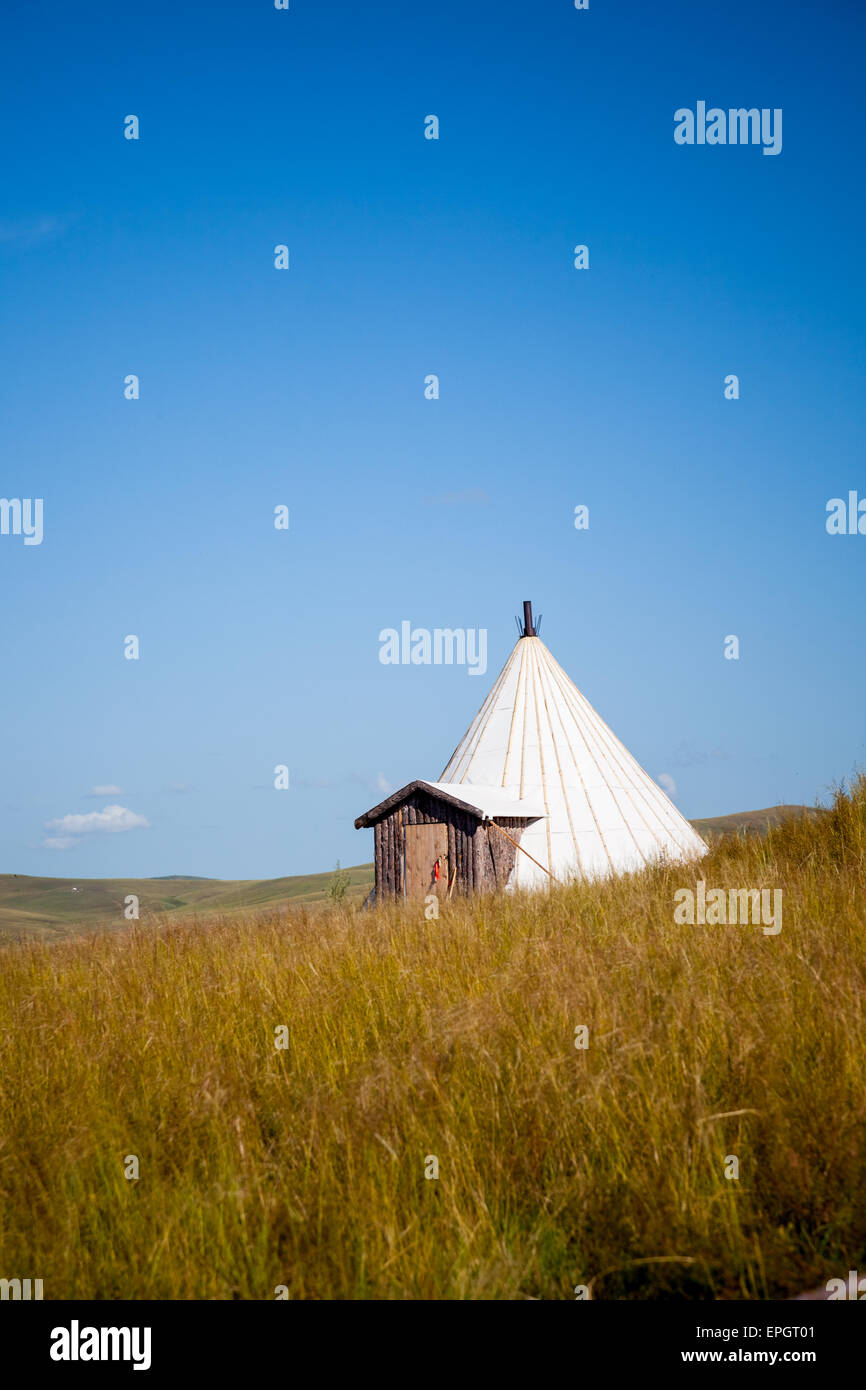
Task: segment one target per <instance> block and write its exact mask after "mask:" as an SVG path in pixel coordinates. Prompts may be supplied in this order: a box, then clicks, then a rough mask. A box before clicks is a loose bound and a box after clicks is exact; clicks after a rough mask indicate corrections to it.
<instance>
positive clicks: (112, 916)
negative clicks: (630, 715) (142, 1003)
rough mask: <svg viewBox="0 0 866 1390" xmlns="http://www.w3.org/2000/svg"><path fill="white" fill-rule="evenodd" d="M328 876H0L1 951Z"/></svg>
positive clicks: (701, 825) (700, 825)
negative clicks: (132, 911)
mask: <svg viewBox="0 0 866 1390" xmlns="http://www.w3.org/2000/svg"><path fill="white" fill-rule="evenodd" d="M806 811H807V808H806V807H805V806H772V807H769V808H767V809H766V810H763V811H742V812H738V813H737V814H735V815H730V816H718V817H716V818H715V819H709V820H697V821H693V822H692V824H693V825H694V827H695V829H696V830H697V831H698V833H699V834H701V835H703V836H705V837H706V836H707V835H708V834H713V833H721V834H727V833H729V832H730V831H732V830H750V831H755V830H766V829H767V827H768V826H770V825H778V823H779V821H780V820H782V819H783V818H784V817H785V816H789V815H795V814H798V813H805V812H806ZM345 873H346V874H348V886H347V891H346V902H347V904H350V905H360V904H361V903H363V901H364V899H365V898H366V896H367V894H368V893H369V891H370V889H371V888H372V887H373V881H374V874H373V865H372V864H355V865H353V866H352V867H351V868H348V869H346V870H345ZM333 881H334V873H333V872H331V873H324V874H301V875H297V876H295V877H293V878H272V879H217V878H184V877H183V876H181V875H173V876H171V877H168V878H139V879H129V878H117V879H110V878H96V879H86V878H34V877H31V876H29V875H27V874H0V945H2V944H3V943H4V942H8V941H22V940H27V939H34V940H43V941H57V940H61V939H62V938H64V937H68V936H73V935H76V934H78V933H80V932H81V931H82V930H92V929H94V928H96V927H103V928H105V929H107V930H116V929H120V930H123V931H126V930H128V927H129V922H128V921H127V920H126V919H125V917H124V915H123V905H124V901H125V899H126V897H127V895H128V894H130V893H134V894H135V895H136V897H137V898H138V900H139V914H140V918H139V920H140V921H141V922H142V923H143V924H145V925H149V924H152V923H154V922H156V921H157V920H162V919H164V918H166V917H173V916H174V915H175V914H179V915H181V916H184V917H186V918H189V917H195V916H207V915H210V916H212V915H213V914H214V913H220V914H222V915H224V916H236V915H238V914H249V913H251V912H258V911H260V910H261V909H263V908H274V909H276V908H280V907H285V906H289V905H290V904H294V905H297V904H304V905H310V906H312V905H315V904H327V903H328V902H329V897H328V889H329V887H330V886H331V884H332V883H333Z"/></svg>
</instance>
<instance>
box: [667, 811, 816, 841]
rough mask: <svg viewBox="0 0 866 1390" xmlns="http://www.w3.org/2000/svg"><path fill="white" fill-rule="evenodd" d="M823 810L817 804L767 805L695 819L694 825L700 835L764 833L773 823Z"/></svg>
mask: <svg viewBox="0 0 866 1390" xmlns="http://www.w3.org/2000/svg"><path fill="white" fill-rule="evenodd" d="M821 814H822V811H821V810H820V808H818V807H815V806H767V807H765V809H764V810H763V811H734V812H733V813H732V814H731V815H729V816H709V817H707V818H706V819H705V820H693V821H692V825H693V826H694V827H695V830H697V832H698V834H699V835H706V834H714V835H731V834H734V833H738V832H748V833H751V834H755V833H758V834H763V832H764V831H765V830H769V828H770V826H771V825H781V823H782V821H783V820H789V819H790V817H791V816H820V815H821Z"/></svg>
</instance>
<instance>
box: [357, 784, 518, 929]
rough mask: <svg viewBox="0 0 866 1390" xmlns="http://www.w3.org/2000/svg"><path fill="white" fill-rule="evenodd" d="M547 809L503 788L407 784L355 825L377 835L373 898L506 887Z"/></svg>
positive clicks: (477, 891)
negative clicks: (529, 830) (526, 836)
mask: <svg viewBox="0 0 866 1390" xmlns="http://www.w3.org/2000/svg"><path fill="white" fill-rule="evenodd" d="M544 814H545V811H544V807H543V805H542V806H540V807H539V806H538V805H536V804H535V803H534V802H530V801H526V800H524V801H521V800H518V799H517V798H516V797H515V796H514V795H513V794H512V793H509V792H507V791H505V790H503V788H502V787H475V786H467V785H465V784H461V783H449V782H425V781H416V782H410V783H409V784H408V786H405V787H402V788H401V789H400V791H398V792H394V793H393V794H392V795H391V796H389V797H387V798H386V800H385V801H381V802H380V803H379V805H378V806H374V807H373V808H372V810H370V811H366V812H365V813H364V815H362V816H359V817H358V819H357V820H356V821H355V826H356V828H357V829H358V830H363V829H367V828H371V827H372V829H373V832H374V836H375V856H374V857H375V864H376V901H377V902H382V901H384V900H385V899H387V898H394V897H396V898H426V897H427V896H428V894H430V893H435V894H436V895H437V897H440V898H447V897H449V896H453V895H454V894H455V893H484V892H492V891H493V890H495V889H497V888H504V887H505V885H506V883H507V882H508V880H509V878H510V876H511V871H512V869H513V868H514V859H515V856H516V855H517V854H518V853H519V846H520V837H521V835H522V833H523V831H524V830H525V829H526V827H527V826H528V825H530V824H532V823H533V822H534V821H537V820H541V819H543V817H544Z"/></svg>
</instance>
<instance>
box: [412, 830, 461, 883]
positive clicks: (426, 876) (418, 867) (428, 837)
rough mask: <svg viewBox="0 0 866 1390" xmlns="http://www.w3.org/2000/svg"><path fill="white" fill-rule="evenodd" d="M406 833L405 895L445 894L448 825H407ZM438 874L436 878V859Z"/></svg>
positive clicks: (447, 870) (447, 874)
mask: <svg viewBox="0 0 866 1390" xmlns="http://www.w3.org/2000/svg"><path fill="white" fill-rule="evenodd" d="M405 834H406V879H405V882H406V897H407V898H426V897H427V895H428V893H435V894H436V895H437V897H440V898H444V897H446V896H447V893H448V881H449V878H450V871H449V866H448V826H447V825H442V824H441V823H436V824H434V825H407V826H406V829H405ZM437 860H438V862H439V877H438V879H437V877H436V862H437Z"/></svg>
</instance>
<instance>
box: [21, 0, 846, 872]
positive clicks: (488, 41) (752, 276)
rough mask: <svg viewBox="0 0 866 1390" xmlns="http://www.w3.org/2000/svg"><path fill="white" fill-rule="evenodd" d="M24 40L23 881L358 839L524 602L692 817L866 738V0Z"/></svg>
mask: <svg viewBox="0 0 866 1390" xmlns="http://www.w3.org/2000/svg"><path fill="white" fill-rule="evenodd" d="M5 29H6V35H5V37H6V42H5V43H4V45H3V53H2V57H0V65H2V82H0V112H2V122H3V127H4V141H3V143H4V149H5V175H4V181H3V198H2V212H0V273H2V279H3V301H4V306H5V308H4V314H3V324H4V329H3V361H2V374H0V375H2V380H0V392H2V397H3V420H4V424H3V432H4V436H5V437H4V441H3V443H4V447H3V462H2V472H0V495H2V496H4V497H7V498H36V497H41V498H43V499H44V539H43V542H42V544H41V545H39V546H29V547H25V546H24V544H23V540H22V538H21V537H20V536H13V535H7V536H0V584H2V593H3V607H2V640H3V653H4V661H3V679H2V697H0V702H2V731H3V732H2V744H3V756H2V765H3V791H2V804H0V871H4V872H18V873H30V874H56V875H63V876H80V877H88V876H90V877H101V876H112V877H122V876H123V875H129V876H131V877H133V876H147V875H159V874H169V873H191V874H202V875H214V876H218V877H224V878H252V877H274V876H278V875H282V874H290V873H302V872H311V871H316V870H322V869H328V868H330V867H332V866H333V864H334V862H335V861H336V860H337V859H338V858H339V859H341V860H342V862H343V863H344V864H345V863H356V862H360V861H362V860H365V859H369V858H370V857H371V853H372V837H371V833H370V832H358V831H355V830H354V828H353V820H354V817H355V816H356V815H358V814H359V813H360V812H361V811H363V810H365V809H366V808H367V807H368V806H370V805H372V804H374V803H375V802H376V801H378V800H380V799H381V789H383V788H387V787H396V786H400V785H402V784H403V783H404V782H406V781H409V780H410V779H411V778H413V777H416V776H427V777H435V776H437V775H438V774H439V773H440V772H441V770H442V768H443V767H444V765H445V763H446V761H447V759H448V757H449V756H450V753H451V751H452V749H453V747H454V745H455V744H456V743H457V741H458V739H459V738H460V736H461V735H462V734H463V732H464V730H465V729H466V727H467V726H468V724H469V722H470V720H471V719H472V717H473V715H474V713H475V711H476V709H477V707H478V705H479V704H480V703H481V700H482V699H483V697H484V695H485V694H486V692H487V689H488V688H489V685H490V684H491V683H492V680H493V679H494V677H495V674H496V672H497V670H498V669H499V667H500V666H501V664H502V663H503V662H504V661H505V659H506V657H507V655H508V653H509V651H510V649H511V646H512V644H513V641H514V639H515V636H516V632H515V627H514V621H513V614H514V613H516V612H517V611H518V610H519V608H520V606H521V603H522V600H523V599H524V598H531V599H532V600H533V601H534V604H535V607H536V611H541V612H542V613H543V614H544V621H543V625H542V637H543V639H544V640H545V641H546V642H547V643H548V645H549V646H550V648H551V650H552V651H553V653H554V655H555V656H556V657H557V659H558V660H559V661H560V662H561V664H562V665H563V666H564V667H565V669H566V670H567V671H568V672H569V674H570V675H571V676H572V678H573V679H574V680H575V682H576V683H577V684H578V686H579V687H580V688H581V689H582V690H583V692H584V693H585V694H586V696H587V697H588V698H589V699H590V700H591V701H592V703H593V704H594V705H595V707H596V708H597V709H598V711H599V713H600V714H601V715H602V717H603V718H604V719H606V720H607V722H608V723H609V724H610V725H611V726H612V728H613V729H614V730H615V732H616V733H617V734H618V735H619V737H620V738H621V739H622V740H623V742H624V743H625V744H626V745H627V746H628V747H629V748H630V750H631V751H632V752H633V753H634V754H635V756H636V757H637V758H638V760H639V761H640V762H641V763H642V764H643V765H644V766H645V767H646V769H647V770H648V771H649V772H650V773H651V774H652V775H653V776H654V777H659V776H665V777H669V778H673V780H674V782H675V784H676V789H677V791H676V798H675V799H676V801H677V804H678V805H679V807H680V809H681V810H682V811H683V812H684V813H685V814H686V815H687V816H699V815H713V814H722V813H725V812H729V811H735V810H746V809H752V808H754V807H758V806H765V805H770V804H775V803H778V802H809V803H811V802H813V801H814V800H815V798H816V797H824V796H825V795H826V792H827V789H828V787H830V785H831V784H832V783H833V782H834V781H837V780H838V779H841V778H843V777H845V776H846V775H848V774H850V773H851V771H852V770H853V768H854V767H855V765H856V764H858V763H859V764H863V763H864V762H866V754H864V744H866V735H864V721H863V710H864V706H866V699H864V696H866V624H864V610H863V594H864V583H863V581H864V572H866V536H861V535H856V536H829V535H828V534H827V531H826V528H825V520H826V510H825V509H826V504H827V502H828V500H829V499H830V498H832V497H837V496H842V497H845V496H847V494H848V492H849V490H852V489H854V490H859V495H860V496H861V497H866V468H864V462H863V460H864V436H866V407H864V393H863V365H864V364H863V356H864V333H863V327H864V274H863V250H862V232H861V229H862V226H863V162H862V144H863V141H862V127H863V120H864V113H866V100H864V96H863V85H862V70H863V61H864V53H866V45H864V38H866V12H864V10H863V9H862V7H861V6H860V5H859V4H854V3H835V4H834V3H831V4H827V5H825V6H822V7H820V8H819V7H813V6H807V5H790V4H785V5H783V4H777V3H765V4H761V5H760V6H758V7H756V6H755V5H754V4H747V3H743V2H742V0H740V2H739V3H733V4H729V5H726V6H724V7H719V6H710V5H696V4H694V3H693V0H690V2H689V3H686V2H685V0H683V2H682V3H673V4H662V5H646V4H638V3H635V0H631V2H630V3H626V4H618V5H614V4H610V3H602V0H590V9H589V10H588V11H585V12H578V11H575V10H574V8H573V6H570V5H569V4H568V3H566V0H559V2H558V3H549V2H546V3H543V4H538V5H534V6H532V5H525V4H521V5H518V4H515V3H510V0H508V2H507V3H496V4H494V3H492V2H491V0H474V2H473V3H471V4H465V3H464V4H457V3H450V0H446V3H440V4H437V5H436V6H432V7H424V6H420V5H406V4H399V5H398V4H395V3H369V4H360V5H359V4H357V3H348V0H336V2H335V3H324V2H323V0H316V3H315V4H314V3H312V2H311V3H302V0H292V8H291V9H290V10H289V11H288V12H280V11H275V10H274V9H273V8H272V7H270V8H269V6H268V4H267V3H265V0H256V3H252V0H246V3H243V4H242V3H231V4H227V3H223V4H218V3H214V4H208V3H203V0H200V2H199V3H189V4H184V5H182V6H178V5H177V4H174V3H172V4H168V3H151V4H147V3H142V4H140V5H136V6H113V5H112V6H108V5H107V4H81V5H76V6H74V7H73V6H65V5H60V4H54V5H49V6H47V7H43V6H34V5H32V4H30V3H28V4H21V3H10V4H8V5H7V6H6V8H5ZM698 100H706V101H707V103H708V105H718V106H719V107H722V108H729V107H738V106H746V107H751V106H755V107H759V108H763V107H768V108H781V109H782V110H783V113H784V123H783V132H784V138H783V149H782V152H781V154H779V155H778V156H776V157H766V156H764V155H763V154H762V152H761V149H760V148H756V147H752V146H748V147H739V146H726V147H714V148H711V147H708V146H703V147H698V146H692V147H687V146H678V145H676V144H675V142H674V139H673V130H674V112H675V110H676V109H678V108H680V107H691V108H693V109H694V108H695V106H696V103H697V101H698ZM431 113H432V114H436V115H437V116H438V117H439V121H440V138H439V140H438V141H432V140H425V138H424V118H425V116H427V115H428V114H431ZM128 114H136V115H138V117H139V120H140V139H139V140H138V141H128V140H125V139H124V136H123V122H124V117H125V116H127V115H128ZM281 243H285V244H287V245H288V246H289V249H290V258H291V264H290V269H289V270H288V271H277V270H275V268H274V247H275V245H277V244H281ZM578 243H582V244H586V245H588V247H589V251H590V268H589V269H588V270H586V271H577V270H575V269H574V266H573V254H572V248H573V247H574V246H575V245H576V244H578ZM129 373H135V374H136V375H138V376H139V378H140V383H141V386H140V391H141V395H140V399H139V400H137V401H128V400H126V399H125V398H124V394H123V383H124V378H125V377H126V376H127V374H129ZM430 373H435V374H436V375H438V377H439V379H440V397H439V399H438V400H435V401H430V400H426V399H425V397H424V380H425V377H426V376H427V375H428V374H430ZM728 373H736V374H737V375H738V377H739V381H740V399H739V400H736V401H728V400H725V398H724V394H723V388H724V379H725V377H726V375H727V374H728ZM278 504H285V505H286V506H288V507H289V508H290V513H291V525H290V529H289V530H288V531H287V532H283V531H276V530H275V529H274V526H273V511H274V507H275V506H276V505H278ZM577 504H586V505H587V506H588V507H589V508H590V527H589V530H587V531H583V532H578V531H576V530H575V528H574V525H573V516H574V508H575V506H576V505H577ZM405 619H408V620H410V621H411V622H412V624H413V625H414V626H418V627H427V628H434V627H437V626H439V627H465V628H486V629H487V631H488V642H489V658H488V660H489V669H488V673H487V675H486V676H485V677H484V678H483V679H479V678H472V677H470V676H469V675H468V673H467V670H466V669H465V668H460V667H446V666H439V667H435V666H417V667H416V666H409V667H390V666H383V665H382V664H381V663H380V662H379V660H378V654H379V641H378V636H379V632H380V630H381V629H383V628H387V627H399V624H400V622H401V621H402V620H405ZM132 633H134V634H136V635H137V636H138V637H139V639H140V644H141V655H140V659H139V660H138V661H127V660H125V659H124V655H123V641H124V637H125V636H126V635H127V634H132ZM728 634H736V635H737V636H738V637H739V639H740V659H739V661H726V660H725V659H724V656H723V643H724V638H725V636H726V635H728ZM277 764H286V765H287V766H288V768H289V770H290V782H291V786H290V789H289V790H288V791H285V792H284V791H277V790H275V788H274V785H273V782H274V772H273V770H274V767H275V766H276V765H277ZM96 788H117V789H118V790H117V791H114V792H99V791H95V790H94V789H96ZM110 805H116V806H121V807H122V808H123V810H124V813H125V814H124V815H123V816H118V814H117V813H111V814H110V815H109V816H107V817H103V818H102V819H100V818H99V816H100V815H101V813H102V812H103V811H104V808H105V807H106V806H110ZM94 813H97V819H96V820H92V819H90V820H84V821H77V822H74V823H71V822H69V821H67V820H65V819H64V818H66V817H69V816H76V817H92V816H93V815H94ZM140 821H145V822H146V825H142V824H141V823H140ZM121 822H122V823H123V824H127V823H128V825H129V828H127V829H120V828H118V829H117V830H111V831H110V830H108V824H109V823H113V824H118V825H119V824H120V823H121ZM52 823H54V824H52ZM70 826H72V829H71V830H70ZM46 841H47V842H49V843H48V844H46ZM66 841H69V843H68V845H67V847H66V848H57V847H52V844H54V845H55V846H56V845H57V843H58V842H60V843H63V842H66Z"/></svg>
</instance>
